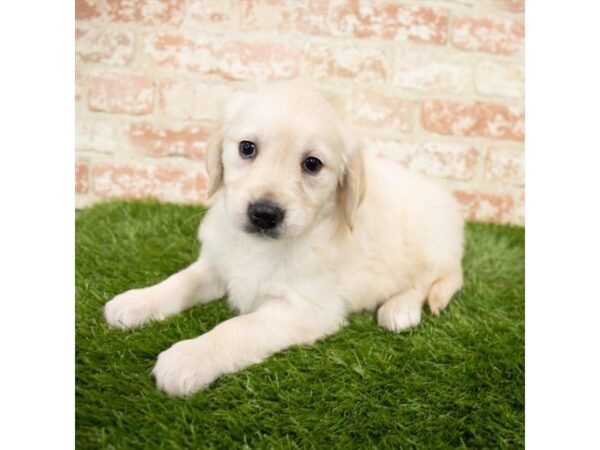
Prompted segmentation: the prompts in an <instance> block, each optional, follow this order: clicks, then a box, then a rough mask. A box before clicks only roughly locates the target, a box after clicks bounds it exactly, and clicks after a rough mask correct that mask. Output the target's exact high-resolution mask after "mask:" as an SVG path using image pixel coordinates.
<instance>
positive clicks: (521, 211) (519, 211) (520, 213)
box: [514, 189, 525, 225]
mask: <svg viewBox="0 0 600 450" xmlns="http://www.w3.org/2000/svg"><path fill="white" fill-rule="evenodd" d="M516 197H517V206H516V208H515V219H514V223H516V224H517V225H525V189H520V190H519V193H518V194H517V196H516Z"/></svg>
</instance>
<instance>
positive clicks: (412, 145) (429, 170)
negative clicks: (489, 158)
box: [369, 140, 479, 181]
mask: <svg viewBox="0 0 600 450" xmlns="http://www.w3.org/2000/svg"><path fill="white" fill-rule="evenodd" d="M369 149H370V150H371V151H373V152H374V153H375V154H376V155H377V156H379V157H383V158H386V159H390V160H392V161H394V162H397V163H399V164H400V165H401V166H403V167H405V168H407V169H410V170H414V171H417V172H420V173H422V174H424V175H427V176H432V177H437V178H450V179H455V180H462V181H467V180H470V179H472V178H473V177H474V176H475V173H476V171H477V162H478V160H479V151H478V150H477V149H476V148H475V147H473V146H471V145H468V144H462V143H459V144H455V143H447V142H408V141H396V140H374V141H371V143H370V145H369Z"/></svg>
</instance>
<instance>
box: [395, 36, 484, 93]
mask: <svg viewBox="0 0 600 450" xmlns="http://www.w3.org/2000/svg"><path fill="white" fill-rule="evenodd" d="M393 83H394V84H395V85H396V86H398V87H402V88H405V89H416V90H420V91H426V92H427V93H431V92H432V91H440V92H454V93H465V92H470V91H471V90H472V86H473V73H472V70H471V64H470V62H469V61H466V60H465V57H464V55H462V54H450V55H449V54H448V52H447V51H446V50H445V49H444V50H442V49H439V48H427V47H425V48H413V47H410V46H406V45H405V46H397V47H396V50H395V53H394V70H393Z"/></svg>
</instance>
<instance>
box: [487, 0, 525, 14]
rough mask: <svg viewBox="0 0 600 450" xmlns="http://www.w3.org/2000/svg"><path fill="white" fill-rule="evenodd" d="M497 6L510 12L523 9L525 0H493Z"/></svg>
mask: <svg viewBox="0 0 600 450" xmlns="http://www.w3.org/2000/svg"><path fill="white" fill-rule="evenodd" d="M494 4H495V5H496V7H497V8H499V9H503V10H505V11H510V12H523V11H525V0H495V1H494Z"/></svg>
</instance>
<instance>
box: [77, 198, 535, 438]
mask: <svg viewBox="0 0 600 450" xmlns="http://www.w3.org/2000/svg"><path fill="white" fill-rule="evenodd" d="M203 211H204V210H203V209H202V208H201V207H185V206H175V205H165V204H159V203H156V202H111V203H106V204H102V205H99V206H96V207H93V208H89V209H86V210H85V211H82V212H81V213H79V214H78V215H77V218H76V222H77V223H76V230H77V235H76V253H77V254H76V294H77V299H76V442H77V447H78V448H80V449H94V448H115V449H137V448H145V449H159V448H173V449H175V448H243V447H244V448H318V449H326V448H415V447H418V448H427V449H429V448H452V447H454V448H456V447H470V448H494V449H496V448H518V447H522V446H523V442H524V234H525V233H524V230H523V229H522V228H517V227H507V226H494V225H483V224H469V225H468V226H467V244H466V256H465V260H464V268H465V275H466V279H465V287H464V288H463V290H462V291H461V292H460V293H459V294H458V295H457V296H456V297H455V298H454V300H453V301H452V302H451V303H450V306H449V308H448V309H447V310H446V311H445V312H444V313H443V314H442V315H441V317H437V318H436V317H432V316H431V315H430V314H428V313H425V314H424V319H423V321H422V323H421V324H420V325H419V326H418V327H417V328H415V329H413V330H412V331H409V332H407V333H404V334H401V335H394V334H392V333H390V332H388V331H385V330H383V329H381V328H380V327H378V326H377V324H376V322H375V315H374V313H363V314H355V315H353V316H351V318H350V324H349V326H348V327H346V328H345V329H344V330H343V331H341V332H339V333H337V334H336V335H334V336H331V337H329V338H327V339H325V340H323V341H321V342H318V343H317V344H316V345H314V346H296V347H293V348H290V349H288V350H286V351H284V352H281V353H279V354H277V355H275V356H273V357H271V358H270V359H268V360H267V361H265V362H263V363H262V364H258V365H255V366H252V367H250V368H248V369H246V370H243V371H241V372H239V373H237V374H234V375H230V376H226V377H223V378H221V379H220V380H218V381H217V382H215V383H214V384H213V385H212V386H211V387H210V388H209V389H208V390H205V391H202V392H200V393H199V394H196V395H195V396H193V397H192V398H190V399H187V400H185V399H178V398H170V397H167V396H166V395H164V394H162V393H160V392H158V391H157V390H156V389H155V386H154V380H153V378H152V377H151V375H150V371H151V369H152V367H153V365H154V362H155V360H156V357H157V355H158V354H159V353H160V352H161V351H162V350H164V349H166V348H168V347H169V346H170V345H171V344H173V343H175V342H177V341H180V340H182V339H188V338H192V337H195V336H198V335H199V334H201V333H204V332H206V331H208V330H210V329H211V328H212V327H214V326H215V325H216V324H218V323H219V322H221V321H223V320H225V319H227V318H228V317H231V316H232V312H230V310H229V309H228V307H227V305H226V303H225V301H222V300H221V301H218V302H215V303H212V304H210V305H207V306H199V307H195V308H192V309H191V310H188V311H186V312H184V313H183V314H181V315H179V316H177V317H174V318H171V319H168V320H166V321H164V322H156V323H152V324H150V325H148V326H145V327H143V328H141V329H137V330H133V331H129V332H122V331H118V330H113V329H110V328H109V327H108V326H107V325H106V324H105V322H104V320H103V318H102V306H103V305H104V303H105V302H106V301H108V300H110V299H111V298H112V297H113V296H114V295H115V294H118V293H120V292H122V291H124V290H126V289H130V288H134V287H142V286H146V285H150V284H153V283H156V282H158V281H160V280H162V279H163V278H165V277H166V276H168V275H170V274H172V273H173V272H176V271H178V270H180V269H182V268H183V267H185V266H186V265H187V264H189V263H191V262H192V261H194V259H195V258H196V257H197V255H198V253H199V247H200V246H199V243H198V242H197V239H196V230H197V227H198V224H199V222H200V220H201V218H202V214H203Z"/></svg>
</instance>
